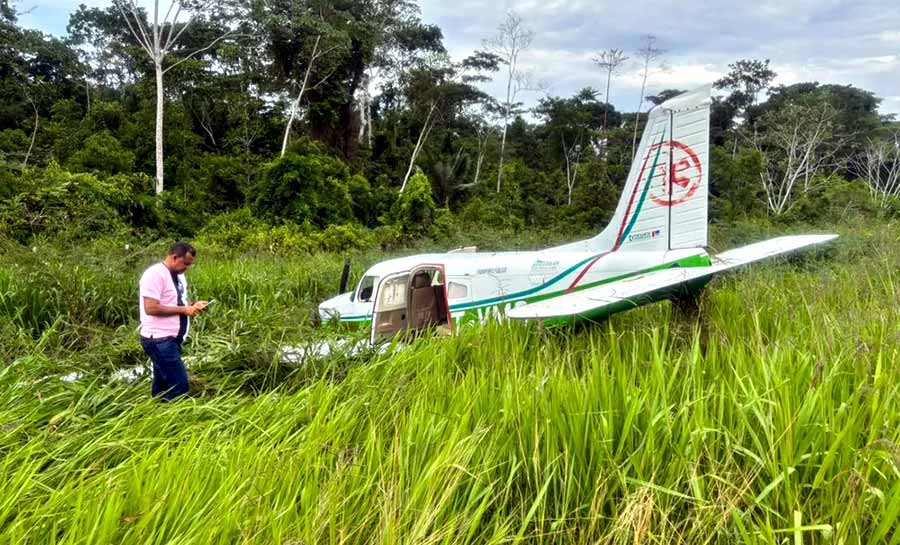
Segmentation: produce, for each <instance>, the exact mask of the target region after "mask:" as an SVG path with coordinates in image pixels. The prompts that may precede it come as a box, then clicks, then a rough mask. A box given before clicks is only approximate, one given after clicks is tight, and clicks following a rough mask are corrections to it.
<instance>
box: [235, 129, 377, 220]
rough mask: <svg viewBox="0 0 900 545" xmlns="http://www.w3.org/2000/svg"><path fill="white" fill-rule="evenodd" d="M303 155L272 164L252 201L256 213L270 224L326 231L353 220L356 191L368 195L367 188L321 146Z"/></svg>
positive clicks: (307, 150)
mask: <svg viewBox="0 0 900 545" xmlns="http://www.w3.org/2000/svg"><path fill="white" fill-rule="evenodd" d="M301 151H303V152H304V153H303V154H300V153H294V152H291V153H288V154H286V155H284V156H283V157H281V158H279V159H276V160H275V161H272V162H271V163H270V164H269V165H268V167H267V168H266V171H265V173H264V174H263V176H262V178H261V179H260V180H259V183H257V184H256V185H255V187H254V188H253V190H252V192H251V193H252V194H251V195H248V200H249V201H252V202H253V208H254V211H255V212H256V213H257V214H258V215H259V216H260V217H262V218H265V219H268V220H289V221H292V222H295V223H311V224H313V225H316V226H319V227H323V228H324V227H326V226H327V225H329V224H332V223H347V222H350V221H351V220H352V219H353V217H354V216H353V197H352V196H351V186H352V187H353V188H354V191H356V192H358V193H360V194H364V193H365V189H364V186H363V184H361V183H360V181H359V180H358V179H354V177H352V176H351V175H350V169H349V168H348V167H347V165H346V164H344V163H343V162H342V161H341V160H340V159H337V158H336V157H333V156H331V155H329V154H327V153H326V152H325V150H324V148H322V147H321V146H319V145H315V144H312V143H310V144H308V145H307V146H306V147H305V148H302V149H301Z"/></svg>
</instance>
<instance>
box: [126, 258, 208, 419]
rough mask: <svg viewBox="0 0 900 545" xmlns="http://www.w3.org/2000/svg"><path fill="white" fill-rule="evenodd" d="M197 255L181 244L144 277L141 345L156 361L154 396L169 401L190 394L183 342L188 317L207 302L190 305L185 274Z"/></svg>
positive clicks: (140, 302)
mask: <svg viewBox="0 0 900 545" xmlns="http://www.w3.org/2000/svg"><path fill="white" fill-rule="evenodd" d="M196 256H197V251H196V250H195V249H194V247H193V246H191V245H190V244H187V243H185V242H178V243H176V244H175V245H174V246H172V248H171V249H170V250H169V255H168V256H166V259H165V261H163V262H162V263H157V264H155V265H152V266H150V267H149V268H148V269H147V270H146V271H144V274H143V275H142V276H141V283H140V300H139V307H140V313H141V346H143V347H144V352H146V353H147V355H148V356H150V360H151V361H152V362H153V387H152V394H153V396H154V397H156V396H162V398H163V399H164V400H166V401H171V400H172V399H175V398H176V397H178V396H182V395H185V394H187V393H188V391H189V386H188V377H187V370H186V369H185V367H184V362H183V361H181V343H183V342H184V338H185V337H186V336H187V333H188V327H189V325H190V323H189V318H190V317H193V316H196V315H198V314H200V313H201V312H203V311H204V310H205V309H206V306H207V302H206V301H197V302H196V303H194V304H191V305H188V303H187V300H188V299H187V281H186V280H185V277H184V273H185V272H186V271H187V270H188V269H189V268H190V267H191V265H193V263H194V258H195V257H196Z"/></svg>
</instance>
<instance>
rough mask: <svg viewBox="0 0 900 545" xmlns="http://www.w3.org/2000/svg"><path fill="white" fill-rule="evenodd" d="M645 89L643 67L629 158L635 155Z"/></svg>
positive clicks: (645, 81)
mask: <svg viewBox="0 0 900 545" xmlns="http://www.w3.org/2000/svg"><path fill="white" fill-rule="evenodd" d="M646 89H647V68H646V67H644V81H642V82H641V99H640V100H639V101H638V107H637V113H636V114H634V135H633V136H632V137H631V157H632V159H634V157H635V154H636V153H637V134H638V124H639V123H640V122H641V106H642V105H643V104H644V91H645V90H646Z"/></svg>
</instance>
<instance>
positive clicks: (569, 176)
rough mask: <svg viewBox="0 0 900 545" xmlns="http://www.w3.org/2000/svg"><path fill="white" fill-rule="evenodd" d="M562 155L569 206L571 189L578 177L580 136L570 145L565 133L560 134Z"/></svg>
mask: <svg viewBox="0 0 900 545" xmlns="http://www.w3.org/2000/svg"><path fill="white" fill-rule="evenodd" d="M562 149H563V157H565V159H566V188H567V189H568V200H567V201H566V202H567V204H568V205H569V206H572V191H573V190H574V189H575V179H576V178H577V177H578V167H579V166H580V164H579V163H580V161H581V150H582V147H581V141H580V138H579V139H577V140H576V141H575V142H574V143H571V144H570V145H567V144H566V135H565V134H563V135H562Z"/></svg>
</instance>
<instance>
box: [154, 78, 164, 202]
mask: <svg viewBox="0 0 900 545" xmlns="http://www.w3.org/2000/svg"><path fill="white" fill-rule="evenodd" d="M154 64H155V67H156V194H157V195H159V194H161V193H162V192H163V171H164V169H163V68H162V64H161V63H159V62H156V63H154Z"/></svg>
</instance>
